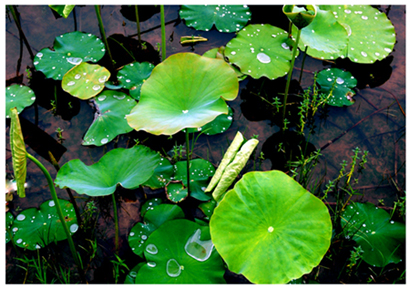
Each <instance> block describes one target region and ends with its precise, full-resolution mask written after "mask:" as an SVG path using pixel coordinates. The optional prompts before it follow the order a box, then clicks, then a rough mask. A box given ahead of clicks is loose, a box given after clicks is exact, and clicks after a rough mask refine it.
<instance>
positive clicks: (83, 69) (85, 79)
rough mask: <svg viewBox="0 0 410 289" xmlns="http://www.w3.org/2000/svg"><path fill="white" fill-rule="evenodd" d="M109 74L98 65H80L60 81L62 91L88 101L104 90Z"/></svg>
mask: <svg viewBox="0 0 410 289" xmlns="http://www.w3.org/2000/svg"><path fill="white" fill-rule="evenodd" d="M110 76H111V73H110V72H109V71H108V70H107V69H106V68H105V67H102V66H99V65H98V64H89V63H86V62H84V63H81V64H79V65H77V66H75V67H74V68H72V69H71V70H70V71H68V72H67V73H66V74H65V75H64V77H63V80H62V81H61V86H62V88H63V90H64V91H66V92H68V93H69V94H71V95H72V96H75V97H78V98H79V99H89V98H91V97H93V96H95V95H97V94H99V93H100V92H101V91H102V90H103V89H104V83H105V82H106V81H107V80H108V79H109V78H110Z"/></svg>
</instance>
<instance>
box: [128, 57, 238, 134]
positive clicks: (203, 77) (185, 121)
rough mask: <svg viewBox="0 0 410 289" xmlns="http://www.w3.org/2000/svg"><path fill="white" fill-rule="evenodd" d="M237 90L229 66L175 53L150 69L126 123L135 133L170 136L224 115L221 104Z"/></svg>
mask: <svg viewBox="0 0 410 289" xmlns="http://www.w3.org/2000/svg"><path fill="white" fill-rule="evenodd" d="M238 90H239V83H238V79H237V77H236V74H235V72H234V71H233V70H232V69H231V68H230V66H229V64H227V63H225V62H223V61H220V60H218V59H211V58H208V57H202V56H199V55H197V54H193V53H177V54H174V55H172V56H170V57H168V58H167V59H166V60H165V61H163V62H162V63H160V64H158V65H157V66H156V67H155V68H154V69H153V71H152V74H151V76H150V77H149V78H148V79H147V81H146V82H145V83H144V84H143V85H142V87H141V97H140V101H139V103H138V104H137V105H136V106H135V107H134V108H133V110H132V111H131V113H130V114H129V115H127V121H128V123H129V125H130V126H131V127H132V128H134V129H135V130H145V131H147V132H149V133H152V134H155V135H159V134H165V135H173V134H175V133H176V132H178V131H180V130H182V129H184V128H189V127H196V128H198V127H201V126H203V125H205V124H207V123H208V122H210V121H212V120H213V119H215V118H216V117H217V116H218V115H220V114H227V113H228V108H227V105H226V103H225V101H224V100H234V99H235V98H236V96H237V94H238Z"/></svg>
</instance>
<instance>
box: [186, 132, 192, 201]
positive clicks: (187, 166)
mask: <svg viewBox="0 0 410 289" xmlns="http://www.w3.org/2000/svg"><path fill="white" fill-rule="evenodd" d="M185 139H186V140H185V142H186V179H187V188H188V195H189V194H190V193H191V190H190V188H189V187H190V186H189V182H190V178H189V176H190V173H189V155H190V153H191V152H190V151H189V132H188V128H186V129H185Z"/></svg>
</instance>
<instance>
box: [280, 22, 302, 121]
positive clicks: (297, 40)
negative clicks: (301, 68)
mask: <svg viewBox="0 0 410 289" xmlns="http://www.w3.org/2000/svg"><path fill="white" fill-rule="evenodd" d="M300 32H301V29H298V34H297V35H296V43H295V46H294V47H293V54H292V62H291V63H290V69H289V73H288V79H287V81H286V88H285V98H284V100H283V117H282V122H283V121H285V118H286V103H287V99H288V93H289V86H290V81H291V80H292V73H293V66H294V65H295V58H296V53H297V51H298V45H299V39H300Z"/></svg>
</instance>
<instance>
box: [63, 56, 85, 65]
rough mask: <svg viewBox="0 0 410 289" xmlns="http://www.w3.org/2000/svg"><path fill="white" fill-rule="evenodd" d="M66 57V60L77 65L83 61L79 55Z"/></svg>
mask: <svg viewBox="0 0 410 289" xmlns="http://www.w3.org/2000/svg"><path fill="white" fill-rule="evenodd" d="M66 59H67V62H68V63H70V64H72V65H78V64H80V63H81V62H82V61H83V60H82V59H81V58H79V57H67V58H66Z"/></svg>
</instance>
